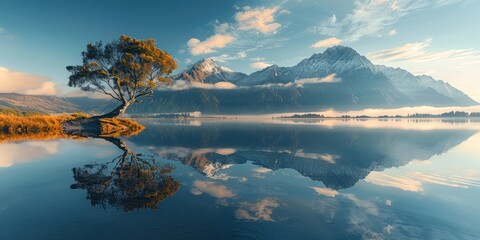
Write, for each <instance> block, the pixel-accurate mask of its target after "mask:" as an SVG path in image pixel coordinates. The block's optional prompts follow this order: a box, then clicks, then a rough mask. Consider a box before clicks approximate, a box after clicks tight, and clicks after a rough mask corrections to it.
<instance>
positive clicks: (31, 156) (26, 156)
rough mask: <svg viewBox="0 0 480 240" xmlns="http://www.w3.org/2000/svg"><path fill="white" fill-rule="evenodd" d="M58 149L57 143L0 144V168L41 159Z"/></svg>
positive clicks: (56, 151)
mask: <svg viewBox="0 0 480 240" xmlns="http://www.w3.org/2000/svg"><path fill="white" fill-rule="evenodd" d="M59 149H60V145H59V143H58V141H46V142H19V143H16V142H14V143H2V144H0V152H1V153H2V154H0V168H7V167H11V166H13V165H15V164H22V163H27V162H31V161H35V160H38V159H42V158H43V157H45V156H49V155H54V154H56V153H58V151H59Z"/></svg>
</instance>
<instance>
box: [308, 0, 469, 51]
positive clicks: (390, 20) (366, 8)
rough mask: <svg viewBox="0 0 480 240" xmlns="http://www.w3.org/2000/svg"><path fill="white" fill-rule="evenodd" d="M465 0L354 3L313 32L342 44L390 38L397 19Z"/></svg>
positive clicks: (362, 1) (380, 0)
mask: <svg viewBox="0 0 480 240" xmlns="http://www.w3.org/2000/svg"><path fill="white" fill-rule="evenodd" d="M467 1H468V0H437V1H432V0H402V1H397V0H356V1H355V2H354V9H353V10H352V12H350V13H348V14H347V15H346V16H345V18H344V19H342V20H340V21H338V19H337V17H336V15H333V16H332V17H330V18H329V19H326V20H325V21H323V22H322V23H320V24H319V25H318V26H316V27H314V31H315V32H317V33H320V34H323V35H327V36H341V37H342V39H343V40H345V41H346V42H354V41H357V40H359V39H361V38H363V37H367V36H368V37H383V36H392V35H394V33H395V32H392V30H391V29H390V30H388V29H389V28H391V26H393V25H394V24H395V23H397V22H398V21H399V20H400V19H401V18H403V17H405V16H407V15H409V14H411V13H413V12H416V11H419V10H422V9H427V8H432V7H441V6H445V5H448V4H454V3H461V2H467Z"/></svg>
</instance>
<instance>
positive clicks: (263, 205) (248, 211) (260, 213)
mask: <svg viewBox="0 0 480 240" xmlns="http://www.w3.org/2000/svg"><path fill="white" fill-rule="evenodd" d="M240 206H241V207H240V208H239V209H237V210H236V211H235V217H236V218H237V219H245V220H253V221H260V220H262V221H267V222H275V220H274V219H273V218H272V213H273V209H275V208H278V207H279V206H280V204H279V203H278V201H277V200H276V199H273V198H264V199H262V200H261V201H259V202H256V203H250V202H242V203H241V204H240Z"/></svg>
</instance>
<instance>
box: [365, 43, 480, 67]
mask: <svg viewBox="0 0 480 240" xmlns="http://www.w3.org/2000/svg"><path fill="white" fill-rule="evenodd" d="M431 43H432V39H427V40H425V41H422V42H414V43H407V44H405V45H403V46H400V47H396V48H390V49H383V50H379V51H374V52H369V53H367V57H368V58H369V59H371V60H373V61H378V62H393V61H408V62H416V63H419V62H432V61H457V60H461V61H463V62H466V63H468V62H469V61H479V60H480V51H478V50H474V49H453V50H445V51H436V52H435V51H429V50H428V47H430V45H431Z"/></svg>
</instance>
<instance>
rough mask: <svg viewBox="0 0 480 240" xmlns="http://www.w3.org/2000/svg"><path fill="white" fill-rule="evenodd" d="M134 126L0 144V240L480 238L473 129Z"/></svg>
mask: <svg viewBox="0 0 480 240" xmlns="http://www.w3.org/2000/svg"><path fill="white" fill-rule="evenodd" d="M141 123H142V124H143V125H145V126H146V130H144V131H143V132H141V133H140V134H139V135H136V136H132V137H129V138H126V139H114V138H106V139H99V138H89V139H78V140H75V139H60V140H51V141H40V142H37V141H25V142H9V143H2V144H0V151H1V153H2V154H1V157H0V166H1V168H0V225H1V226H2V231H1V232H0V238H1V239H159V238H167V239H227V238H229V239H317V238H318V236H322V239H362V238H363V239H478V238H480V230H479V229H478V227H477V226H476V225H477V224H476V222H478V221H479V220H480V211H479V210H480V209H479V207H478V201H479V200H480V198H479V196H480V195H479V193H480V171H479V169H480V166H479V163H478V161H477V160H478V158H479V157H480V153H479V152H478V151H477V148H478V146H479V145H478V144H479V143H480V135H479V134H480V133H479V131H480V122H476V121H474V120H466V121H456V120H455V121H452V120H449V121H445V120H441V119H433V120H428V119H424V120H416V119H413V120H412V119H401V120H400V119H388V120H379V119H370V120H356V119H354V120H333V119H328V120H308V121H307V120H271V119H264V120H263V121H260V122H259V121H255V122H252V121H247V120H245V121H233V120H227V121H220V120H194V121H190V120H171V121H165V120H142V121H141ZM20 149H21V150H20ZM132 156H134V158H132ZM119 166H122V167H119ZM146 166H148V167H146ZM151 166H158V169H162V170H161V171H158V172H156V173H155V171H154V170H152V168H151ZM137 170H138V171H137ZM140 170H141V171H140ZM149 171H151V172H149ZM147 173H149V174H147ZM132 174H133V175H132ZM152 183H153V185H152ZM152 189H155V191H150V190H152ZM142 191H143V192H142ZM145 191H147V193H149V194H150V195H148V194H145Z"/></svg>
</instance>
